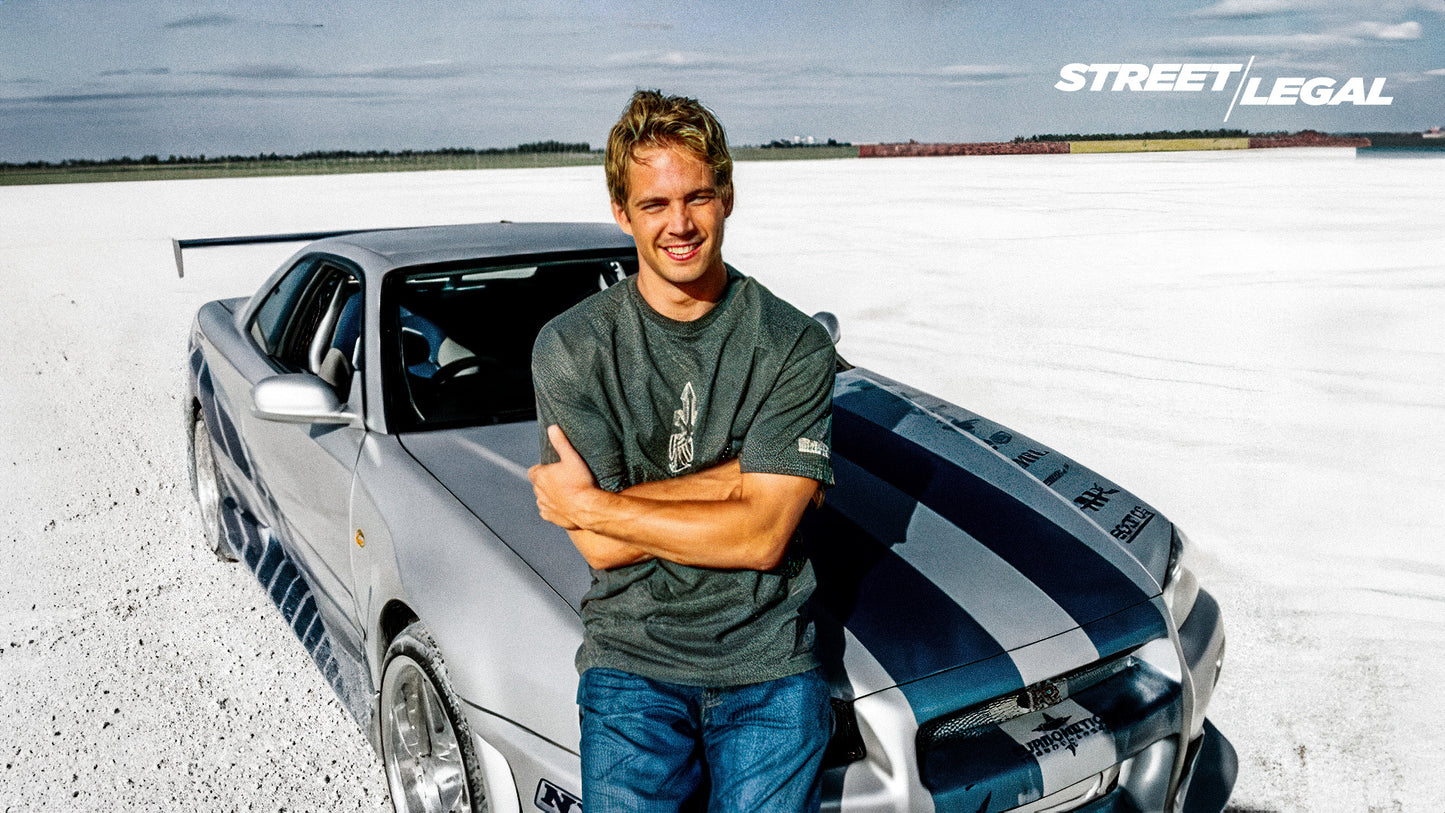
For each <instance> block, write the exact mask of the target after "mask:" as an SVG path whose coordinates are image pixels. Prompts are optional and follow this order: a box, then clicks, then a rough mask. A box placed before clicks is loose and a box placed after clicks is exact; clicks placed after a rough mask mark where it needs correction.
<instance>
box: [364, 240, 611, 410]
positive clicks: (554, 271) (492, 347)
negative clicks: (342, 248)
mask: <svg viewBox="0 0 1445 813" xmlns="http://www.w3.org/2000/svg"><path fill="white" fill-rule="evenodd" d="M635 265H636V258H635V257H609V258H605V259H587V260H563V261H557V262H541V263H536V264H528V265H520V266H518V265H513V266H506V267H496V266H491V267H475V266H473V267H460V268H447V269H425V270H419V271H415V272H411V273H406V274H404V275H403V276H401V278H400V282H399V284H391V283H389V287H388V288H387V289H386V291H384V294H383V311H384V312H385V315H384V318H386V319H389V320H390V325H391V326H392V329H391V330H390V331H389V333H390V340H388V341H387V342H386V343H385V345H384V347H385V349H384V352H386V353H388V354H394V355H393V360H392V361H391V362H390V363H387V364H386V365H385V367H386V369H387V370H388V371H390V372H391V374H392V376H393V378H394V379H399V380H391V381H388V382H386V389H387V391H388V393H389V394H390V397H391V399H392V404H391V412H390V414H391V416H393V418H394V419H395V420H396V421H397V422H398V424H399V426H398V428H399V429H429V428H440V427H444V426H458V425H474V424H491V423H503V422H509V421H523V420H531V419H532V418H534V417H535V414H536V404H535V401H534V397H533V394H532V344H533V342H534V341H535V340H536V336H537V332H538V331H539V330H541V328H542V326H543V325H544V324H546V323H547V322H548V321H549V320H551V319H552V317H554V316H556V315H558V314H560V313H562V312H563V311H565V310H567V309H568V308H570V307H572V306H573V305H575V304H577V303H578V302H581V301H582V300H583V299H585V298H587V297H588V296H590V295H591V294H594V293H596V292H598V291H600V290H602V289H604V288H606V287H608V286H609V285H612V284H614V283H616V282H617V281H619V280H621V279H622V278H623V277H624V276H625V275H626V274H628V273H631V271H632V270H633V269H634V268H635ZM394 278H395V277H393V279H394ZM384 324H386V323H385V322H384Z"/></svg>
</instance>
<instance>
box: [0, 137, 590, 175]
mask: <svg viewBox="0 0 1445 813" xmlns="http://www.w3.org/2000/svg"><path fill="white" fill-rule="evenodd" d="M591 151H592V145H591V144H588V143H587V142H585V141H580V142H575V143H572V142H564V141H532V142H529V143H526V144H518V145H517V146H515V147H489V148H486V149H474V148H472V147H444V148H442V149H438V150H315V151H312V152H303V153H300V154H297V155H283V154H280V153H274V152H267V153H260V154H258V155H206V154H205V153H201V154H200V155H168V156H166V157H164V158H162V157H161V156H159V155H143V156H141V157H140V158H132V157H130V156H129V155H127V156H123V157H120V158H106V159H102V160H91V159H84V158H68V159H66V160H64V161H57V162H53V163H52V162H50V161H27V162H25V163H9V162H0V168H5V169H84V168H91V167H152V166H178V165H182V164H187V165H198V164H199V165H205V164H255V163H277V162H285V161H356V162H363V161H398V160H399V161H406V160H409V159H415V158H429V157H435V156H448V157H459V156H472V155H518V154H521V155H529V154H538V153H575V152H591Z"/></svg>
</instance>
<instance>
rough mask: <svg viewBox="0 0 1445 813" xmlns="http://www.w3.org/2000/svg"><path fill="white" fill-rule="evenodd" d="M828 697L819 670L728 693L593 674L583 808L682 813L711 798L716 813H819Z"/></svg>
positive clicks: (614, 673)
mask: <svg viewBox="0 0 1445 813" xmlns="http://www.w3.org/2000/svg"><path fill="white" fill-rule="evenodd" d="M828 698H829V692H828V685H827V682H826V681H824V680H823V678H822V676H821V675H820V674H819V672H818V670H816V669H814V670H812V671H809V672H804V673H802V674H799V675H793V676H791V677H785V678H780V679H778V680H772V681H768V682H766V683H756V684H751V685H747V686H733V687H728V688H722V689H707V688H703V687H700V686H682V685H678V684H675V683H665V682H663V681H659V680H651V679H649V678H645V677H639V676H637V675H632V674H628V673H626V672H620V671H618V670H616V669H601V668H592V669H588V670H587V671H586V672H584V673H583V675H582V680H581V682H580V684H579V685H578V687H577V704H578V706H580V707H581V710H582V804H583V805H584V806H585V808H586V810H587V813H614V811H615V812H616V813H677V811H678V810H682V809H694V808H693V807H692V806H691V805H697V806H698V807H697V808H696V809H701V802H702V801H703V800H704V799H705V800H706V801H707V810H709V811H712V813H732V812H733V811H738V812H739V813H743V812H745V813H800V812H801V811H816V810H818V805H819V802H820V796H819V792H820V781H819V776H818V770H819V767H820V766H821V764H822V761H823V751H824V749H825V748H826V747H827V745H828V736H829V733H830V730H831V728H832V708H831V706H830V705H829V702H828ZM685 803H690V804H689V806H688V807H687V808H684V804H685Z"/></svg>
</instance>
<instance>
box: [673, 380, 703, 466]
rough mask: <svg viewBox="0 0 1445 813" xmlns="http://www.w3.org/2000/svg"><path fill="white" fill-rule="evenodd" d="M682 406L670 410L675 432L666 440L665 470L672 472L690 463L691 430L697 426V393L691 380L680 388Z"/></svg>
mask: <svg viewBox="0 0 1445 813" xmlns="http://www.w3.org/2000/svg"><path fill="white" fill-rule="evenodd" d="M681 400H682V408H681V409H674V410H673V411H672V426H673V428H674V429H676V430H677V431H676V432H673V433H672V436H671V437H670V438H668V442H667V470H668V471H670V472H672V473H673V474H677V473H678V472H680V471H682V470H683V469H686V468H687V467H688V466H691V465H692V451H693V449H692V432H693V429H694V428H695V427H696V426H697V394H696V393H695V392H693V389H692V382H691V381H689V382H687V385H686V386H684V387H683V388H682V398H681Z"/></svg>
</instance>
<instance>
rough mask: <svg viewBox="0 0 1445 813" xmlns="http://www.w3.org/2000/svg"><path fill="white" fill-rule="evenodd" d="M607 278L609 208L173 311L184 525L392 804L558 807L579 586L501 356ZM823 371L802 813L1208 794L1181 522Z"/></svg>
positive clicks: (1219, 801) (1210, 603)
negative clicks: (182, 364)
mask: <svg viewBox="0 0 1445 813" xmlns="http://www.w3.org/2000/svg"><path fill="white" fill-rule="evenodd" d="M313 236H315V235H313ZM295 237H296V236H295V235H291V236H272V237H269V238H254V239H257V240H259V239H281V238H286V239H293V238H295ZM250 239H252V238H226V239H225V240H212V241H193V242H183V243H180V244H178V247H177V256H178V258H179V254H180V250H181V248H185V247H189V246H192V245H205V244H208V243H224V242H244V241H246V240H250ZM635 270H636V255H635V251H634V248H633V245H632V242H631V240H630V238H628V237H626V236H625V235H624V234H622V233H621V232H620V231H618V230H617V229H616V228H615V227H613V226H610V225H607V226H603V225H592V224H513V223H494V224H486V225H473V226H446V227H428V228H416V229H401V230H388V231H371V232H359V233H358V232H353V233H336V234H335V235H333V236H329V237H326V236H322V237H321V239H317V240H315V241H314V242H311V243H309V244H308V245H306V246H305V247H304V248H302V249H301V250H300V251H299V252H298V253H297V254H295V255H294V256H293V257H292V258H291V259H290V260H288V261H287V262H286V263H285V264H284V265H283V266H282V267H281V268H280V269H279V270H278V271H276V273H275V274H273V275H272V276H271V277H270V279H268V280H267V281H266V283H265V284H264V285H263V286H261V288H260V290H259V291H258V292H257V293H256V294H255V295H254V296H251V297H241V298H237V299H227V300H221V301H217V302H211V303H209V304H207V305H205V306H204V307H202V308H201V309H200V311H199V312H198V313H197V315H196V319H195V322H194V325H193V327H192V329H191V335H190V344H189V362H190V363H189V370H190V374H189V376H188V397H187V399H186V404H187V410H188V411H187V416H186V417H187V425H188V431H189V432H190V437H191V440H192V443H191V444H190V448H191V450H192V453H193V457H192V462H193V471H194V481H193V482H194V486H195V493H196V498H197V500H198V502H199V505H200V513H201V517H202V520H203V522H204V527H205V532H206V542H207V544H208V545H210V546H211V547H212V548H213V549H214V550H215V552H216V553H217V555H218V556H220V557H221V558H223V559H235V560H239V561H241V562H243V563H244V564H245V566H246V567H248V568H250V569H251V570H252V571H254V573H255V574H256V578H257V579H258V580H259V581H260V583H261V586H262V589H264V590H265V591H266V592H267V593H268V594H269V595H270V597H271V598H272V599H273V600H274V602H275V604H276V606H277V608H278V609H279V610H280V613H281V616H282V618H284V619H285V621H286V623H287V624H289V625H290V626H291V628H292V629H293V630H294V631H295V633H296V637H297V638H298V639H299V640H300V641H301V644H302V645H303V646H304V647H305V649H306V650H307V652H308V653H310V655H311V657H312V658H313V659H314V660H315V662H316V664H317V666H318V667H319V668H320V669H321V671H322V673H323V674H324V675H325V676H326V678H327V679H328V680H329V681H330V683H331V685H332V686H333V687H335V689H336V692H337V694H338V696H339V697H340V698H341V699H342V701H343V704H344V705H345V706H346V707H347V708H348V709H349V710H350V711H351V713H352V714H353V715H354V716H355V718H356V720H357V722H358V723H359V724H360V725H361V726H362V728H363V729H365V730H366V732H367V733H368V734H369V735H370V736H371V738H372V742H373V744H374V745H375V747H376V750H377V752H378V754H379V755H380V757H381V762H382V764H383V766H384V767H385V772H386V777H387V782H388V785H389V787H390V790H391V795H392V800H393V802H394V804H395V806H396V809H397V810H399V811H417V810H425V811H433V810H447V811H481V810H490V811H494V813H495V812H496V811H521V810H522V809H533V808H539V809H541V810H545V811H556V812H557V813H579V811H581V810H582V806H583V805H584V804H585V800H583V799H581V798H579V781H578V774H579V769H578V756H577V749H578V736H579V735H578V725H577V709H576V705H575V702H574V698H575V690H576V684H577V675H576V673H575V671H574V669H573V665H572V664H573V654H574V652H575V651H576V649H577V646H578V644H579V643H580V641H581V638H582V625H581V622H580V621H579V618H578V603H579V601H580V600H581V597H582V595H583V594H584V593H585V592H586V591H587V588H588V586H589V584H590V573H589V571H588V569H587V567H586V564H585V563H584V562H583V560H582V558H581V557H580V556H579V555H578V554H577V553H576V551H575V550H574V549H573V547H572V545H571V544H570V543H569V541H568V539H567V536H566V534H565V533H564V532H563V531H561V530H560V529H559V528H557V527H555V526H553V525H551V524H549V523H546V522H544V521H542V520H541V519H540V518H539V517H538V515H537V509H536V505H535V503H534V500H533V495H532V489H531V485H530V483H529V482H528V480H527V476H526V472H527V468H528V466H530V465H532V464H534V463H536V462H537V459H538V447H537V426H536V421H535V415H534V409H533V395H532V387H531V378H530V374H529V369H530V364H529V361H530V353H531V347H532V342H533V338H534V337H535V335H536V333H537V330H538V329H539V328H540V327H541V325H542V324H543V323H545V322H546V321H547V320H549V319H550V318H552V317H553V316H554V315H556V314H558V313H560V312H561V311H563V310H564V309H566V308H568V307H569V306H571V305H573V304H574V303H576V302H578V301H580V300H581V299H583V298H584V297H586V296H588V295H589V294H592V293H594V292H596V291H598V290H600V289H602V288H605V287H606V286H608V285H611V284H613V283H615V282H617V281H618V280H620V279H622V278H623V277H624V275H626V274H630V273H633V272H635ZM764 282H766V280H764ZM820 319H822V320H823V321H825V323H828V322H832V326H833V328H834V333H835V336H836V321H834V320H831V318H830V317H827V316H826V315H820ZM838 366H839V372H838V374H837V380H836V385H835V388H834V418H833V421H834V423H833V427H834V428H833V449H834V453H833V459H834V466H835V469H836V476H837V486H836V487H835V488H834V489H832V490H831V491H830V492H829V494H828V497H827V500H826V502H825V504H824V505H823V507H822V508H821V509H819V510H816V511H813V512H810V515H809V516H808V518H807V519H806V520H805V523H804V527H803V533H802V544H804V545H806V546H807V547H808V549H809V551H810V554H811V556H812V558H813V561H814V563H815V568H816V571H817V574H818V581H819V588H818V593H817V594H816V596H815V600H814V604H815V613H816V616H817V619H818V633H819V635H818V640H819V649H820V654H821V656H822V658H823V660H824V663H825V668H826V669H827V671H828V673H829V675H830V679H831V682H832V686H833V690H834V733H833V742H832V745H831V747H830V749H829V753H828V757H827V764H826V769H825V773H824V787H825V794H826V795H825V798H826V801H825V807H826V808H828V809H830V810H846V811H860V812H861V811H933V810H937V811H969V813H974V811H1003V810H1016V811H1065V810H1088V811H1213V812H1215V813H1217V811H1220V810H1222V809H1223V807H1224V805H1225V802H1226V801H1227V799H1228V796H1229V793H1230V790H1231V789H1232V786H1233V783H1234V776H1235V769H1236V759H1235V754H1234V751H1233V749H1232V748H1231V746H1230V745H1229V743H1228V742H1227V741H1226V740H1225V739H1224V738H1223V737H1222V736H1221V735H1220V734H1219V732H1218V731H1217V730H1216V729H1215V728H1214V727H1213V726H1212V725H1211V724H1210V723H1209V721H1208V720H1207V719H1206V718H1205V710H1206V709H1207V707H1208V705H1209V699H1210V696H1211V694H1212V693H1213V690H1214V686H1215V683H1216V681H1217V680H1218V678H1219V671H1220V665H1221V662H1222V660H1223V655H1224V632H1223V628H1222V626H1221V621H1220V611H1219V606H1218V604H1217V603H1216V602H1215V601H1214V599H1213V598H1211V597H1210V595H1209V594H1208V593H1206V592H1204V591H1203V590H1201V589H1200V587H1199V584H1198V583H1197V582H1196V580H1195V578H1194V576H1193V574H1192V573H1191V572H1190V570H1189V568H1188V566H1187V560H1188V555H1189V542H1188V540H1187V539H1186V538H1185V536H1184V533H1183V532H1182V531H1181V530H1179V529H1178V528H1177V527H1175V526H1174V525H1173V524H1172V523H1170V522H1169V521H1168V520H1167V519H1165V518H1164V516H1162V515H1161V514H1160V513H1159V512H1158V511H1157V510H1156V509H1155V508H1154V507H1152V506H1150V505H1146V504H1145V503H1144V502H1142V501H1141V500H1139V499H1138V498H1137V497H1135V496H1134V495H1133V494H1131V493H1129V492H1128V491H1127V490H1125V489H1124V488H1123V487H1121V486H1120V485H1119V484H1117V483H1115V482H1113V481H1112V480H1109V479H1107V478H1105V477H1103V476H1101V475H1099V474H1097V473H1095V472H1093V471H1091V470H1090V469H1087V468H1085V467H1083V466H1081V465H1079V464H1078V463H1077V462H1075V461H1073V460H1071V459H1069V458H1068V457H1066V456H1064V455H1063V454H1061V453H1060V452H1058V451H1056V450H1055V449H1054V448H1052V447H1051V446H1047V445H1044V444H1042V443H1039V442H1037V441H1035V440H1033V439H1031V438H1027V437H1024V436H1022V435H1019V434H1017V433H1015V432H1012V431H1010V430H1009V429H1007V428H1005V427H1004V426H1002V425H1000V424H997V423H994V422H992V421H990V420H988V419H985V418H982V417H980V416H978V415H975V414H973V413H971V412H969V411H967V410H964V409H961V408H959V407H957V406H954V405H952V404H950V403H947V402H945V401H942V400H940V399H938V398H934V397H932V396H929V395H927V394H925V393H922V392H919V391H917V390H914V389H912V388H910V387H908V386H906V385H904V384H901V383H899V382H897V381H891V380H889V379H887V378H884V377H883V376H880V375H877V374H875V373H872V372H869V371H867V370H863V369H859V368H852V367H849V365H847V364H846V363H844V362H843V361H841V360H840V361H839V365H838Z"/></svg>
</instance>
